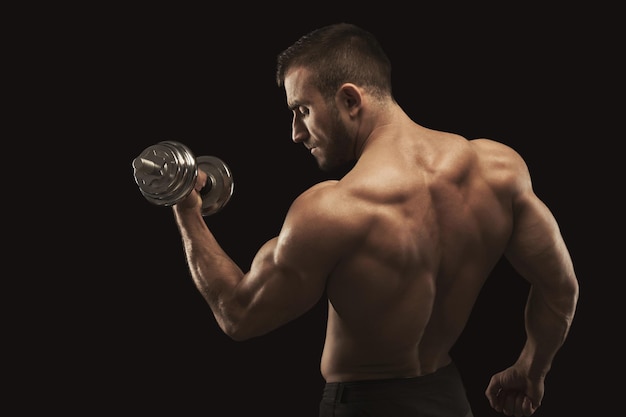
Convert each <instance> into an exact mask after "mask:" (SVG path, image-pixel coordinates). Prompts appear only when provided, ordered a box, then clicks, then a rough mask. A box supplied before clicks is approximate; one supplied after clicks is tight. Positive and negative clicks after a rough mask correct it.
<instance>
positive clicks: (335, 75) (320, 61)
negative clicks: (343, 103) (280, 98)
mask: <svg viewBox="0 0 626 417" xmlns="http://www.w3.org/2000/svg"><path fill="white" fill-rule="evenodd" d="M299 66H302V67H306V68H308V69H310V70H311V73H312V74H313V80H312V81H313V83H314V86H315V87H316V88H317V89H318V90H319V91H320V93H321V94H322V95H323V96H324V97H325V98H326V99H330V98H332V97H333V96H334V94H335V92H336V91H337V89H338V88H339V87H340V86H341V85H342V84H344V83H353V84H355V85H357V86H359V87H361V88H365V89H367V90H368V91H369V93H370V94H373V95H375V96H379V97H385V96H388V95H391V63H390V62H389V59H388V57H387V55H386V54H385V52H384V50H383V49H382V47H381V46H380V44H379V43H378V41H377V40H376V38H375V37H374V36H373V35H372V34H371V33H369V32H367V31H365V30H363V29H361V28H359V27H358V26H355V25H352V24H349V23H338V24H334V25H329V26H325V27H322V28H319V29H316V30H314V31H312V32H310V33H308V34H306V35H304V36H302V37H301V38H300V39H298V40H297V41H296V42H295V43H294V44H293V45H291V46H290V47H289V48H287V49H286V50H284V51H283V52H281V53H280V54H279V55H278V59H277V65H276V82H277V84H278V86H279V87H283V86H284V82H285V76H286V75H287V73H288V72H289V71H290V70H291V69H293V68H295V67H299Z"/></svg>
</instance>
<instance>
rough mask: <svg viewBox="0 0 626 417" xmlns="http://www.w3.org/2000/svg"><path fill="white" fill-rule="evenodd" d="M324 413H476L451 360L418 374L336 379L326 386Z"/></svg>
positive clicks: (453, 416) (326, 416)
mask: <svg viewBox="0 0 626 417" xmlns="http://www.w3.org/2000/svg"><path fill="white" fill-rule="evenodd" d="M319 415H320V417H358V416H368V417H377V416H380V417H390V416H393V417H405V416H406V417H416V416H419V417H473V414H472V410H471V407H470V404H469V402H468V400H467V395H466V392H465V387H464V385H463V381H462V380H461V376H460V375H459V372H458V370H457V368H456V366H455V365H454V364H453V363H451V364H450V365H447V366H444V367H443V368H441V369H439V370H437V371H436V372H434V373H432V374H428V375H423V376H418V377H414V378H393V379H380V380H372V381H352V382H333V383H327V384H326V385H325V386H324V393H323V395H322V400H321V402H320V414H319Z"/></svg>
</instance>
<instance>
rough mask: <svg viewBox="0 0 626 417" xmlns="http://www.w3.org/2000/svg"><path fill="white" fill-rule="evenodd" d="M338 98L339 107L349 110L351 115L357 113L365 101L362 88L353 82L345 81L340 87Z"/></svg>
mask: <svg viewBox="0 0 626 417" xmlns="http://www.w3.org/2000/svg"><path fill="white" fill-rule="evenodd" d="M336 98H337V105H338V106H339V108H340V109H343V110H345V111H347V112H348V113H349V114H350V116H354V115H356V114H357V113H358V112H359V110H360V109H361V105H362V103H363V96H362V92H361V89H360V88H359V87H357V86H356V85H354V84H352V83H345V84H343V85H342V86H341V87H339V90H338V91H337V96H336Z"/></svg>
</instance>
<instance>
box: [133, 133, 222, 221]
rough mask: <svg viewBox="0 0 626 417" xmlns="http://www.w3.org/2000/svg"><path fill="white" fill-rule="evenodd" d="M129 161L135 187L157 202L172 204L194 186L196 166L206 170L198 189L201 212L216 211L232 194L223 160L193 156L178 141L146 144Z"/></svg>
mask: <svg viewBox="0 0 626 417" xmlns="http://www.w3.org/2000/svg"><path fill="white" fill-rule="evenodd" d="M132 165H133V175H134V177H135V182H136V183H137V185H138V186H139V191H141V193H142V194H143V196H144V197H145V198H146V200H148V201H149V202H150V203H152V204H155V205H158V206H173V205H174V204H176V203H178V202H179V201H181V200H183V199H184V198H185V197H187V196H188V195H189V194H190V193H191V192H192V191H193V189H194V187H195V184H196V178H197V177H198V169H201V170H202V171H204V172H206V174H207V183H206V185H205V186H204V187H203V188H202V190H200V196H201V197H202V209H201V211H202V215H203V216H209V215H211V214H214V213H217V212H218V211H220V210H221V209H222V208H223V207H224V206H225V205H226V203H228V201H229V200H230V197H231V196H232V195H233V190H234V183H233V176H232V173H231V171H230V169H229V168H228V166H227V165H226V164H225V163H224V161H222V160H221V159H220V158H217V157H215V156H208V155H203V156H199V157H197V158H196V157H195V156H194V154H193V153H192V152H191V150H190V149H189V148H188V147H187V146H185V145H183V144H182V143H180V142H176V141H163V142H159V143H157V144H155V145H152V146H149V147H147V148H146V149H144V150H143V152H141V154H140V155H139V156H138V157H137V158H135V159H134V160H133V163H132Z"/></svg>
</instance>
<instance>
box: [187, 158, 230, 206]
mask: <svg viewBox="0 0 626 417" xmlns="http://www.w3.org/2000/svg"><path fill="white" fill-rule="evenodd" d="M196 164H197V167H198V169H200V170H202V171H203V172H206V174H207V183H206V185H205V186H204V188H202V190H200V196H201V197H202V215H203V216H208V215H211V214H213V213H217V212H218V211H220V210H221V209H222V208H223V207H224V206H225V205H226V203H228V201H229V200H230V197H231V196H232V195H233V191H234V182H233V175H232V173H231V171H230V169H229V168H228V166H227V165H226V164H225V163H224V161H222V160H221V159H219V158H217V157H215V156H207V155H203V156H199V157H198V158H196Z"/></svg>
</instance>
